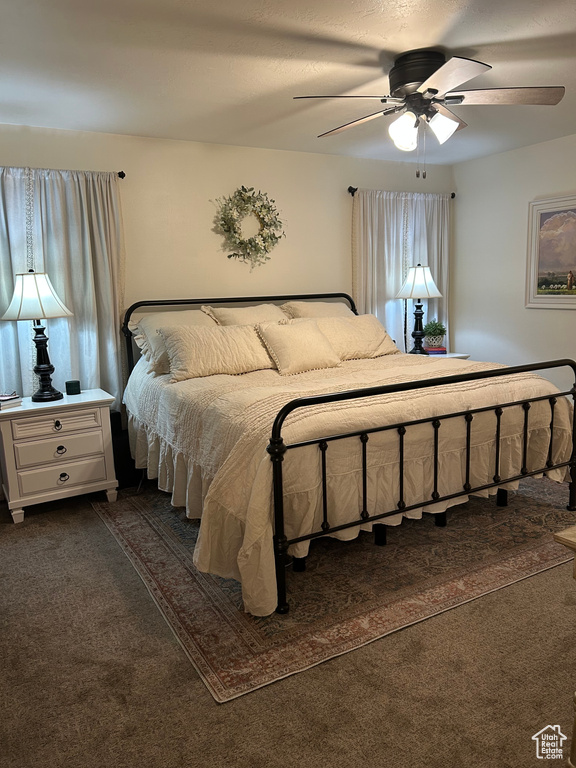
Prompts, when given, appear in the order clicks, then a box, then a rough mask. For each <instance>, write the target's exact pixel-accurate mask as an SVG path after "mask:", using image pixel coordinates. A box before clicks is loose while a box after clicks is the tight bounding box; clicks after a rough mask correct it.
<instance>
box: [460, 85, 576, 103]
mask: <svg viewBox="0 0 576 768" xmlns="http://www.w3.org/2000/svg"><path fill="white" fill-rule="evenodd" d="M564 92H565V88H564V86H562V85H558V86H555V85H549V86H542V87H527V88H485V89H484V90H478V91H451V92H450V93H447V94H446V96H445V99H446V103H447V104H448V106H450V104H462V106H464V105H466V106H468V105H471V104H534V105H542V106H545V105H551V106H553V105H554V104H558V102H559V101H561V99H562V97H563V96H564ZM461 97H463V98H462V99H461ZM453 98H454V101H452V99H453ZM460 99H461V101H460Z"/></svg>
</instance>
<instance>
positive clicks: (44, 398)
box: [32, 320, 64, 403]
mask: <svg viewBox="0 0 576 768" xmlns="http://www.w3.org/2000/svg"><path fill="white" fill-rule="evenodd" d="M45 330H46V329H45V326H43V325H41V324H40V320H35V321H34V332H35V335H34V343H35V344H36V365H35V366H34V373H35V374H36V375H37V376H38V378H39V379H40V386H39V387H38V389H37V390H36V392H34V394H33V395H32V402H33V403H49V402H52V401H53V400H62V398H63V397H64V395H63V394H62V392H59V391H58V390H57V389H55V388H54V387H53V386H52V374H53V373H54V366H53V365H52V364H51V362H50V357H49V355H48V336H46V334H45V333H44V331H45Z"/></svg>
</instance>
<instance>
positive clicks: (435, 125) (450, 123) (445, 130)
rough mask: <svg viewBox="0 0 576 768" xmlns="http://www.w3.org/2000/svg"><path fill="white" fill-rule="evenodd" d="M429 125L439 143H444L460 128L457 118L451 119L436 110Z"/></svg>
mask: <svg viewBox="0 0 576 768" xmlns="http://www.w3.org/2000/svg"><path fill="white" fill-rule="evenodd" d="M428 125H429V126H430V128H431V129H432V131H433V132H434V135H435V136H436V138H437V139H438V143H439V144H444V142H445V141H448V139H449V138H450V136H452V134H453V133H454V132H455V131H456V130H457V129H458V123H457V122H456V120H451V119H450V118H449V117H446V115H442V114H440V112H436V114H435V115H434V117H433V118H431V119H430V120H429V121H428Z"/></svg>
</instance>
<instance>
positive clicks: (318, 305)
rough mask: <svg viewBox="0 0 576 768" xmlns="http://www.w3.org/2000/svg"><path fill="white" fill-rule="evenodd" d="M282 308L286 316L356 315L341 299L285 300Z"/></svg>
mask: <svg viewBox="0 0 576 768" xmlns="http://www.w3.org/2000/svg"><path fill="white" fill-rule="evenodd" d="M282 310H283V311H284V312H285V313H286V314H287V315H288V317H356V315H355V314H354V312H352V310H351V309H350V307H349V306H347V305H346V304H343V303H342V302H341V301H287V302H286V304H282Z"/></svg>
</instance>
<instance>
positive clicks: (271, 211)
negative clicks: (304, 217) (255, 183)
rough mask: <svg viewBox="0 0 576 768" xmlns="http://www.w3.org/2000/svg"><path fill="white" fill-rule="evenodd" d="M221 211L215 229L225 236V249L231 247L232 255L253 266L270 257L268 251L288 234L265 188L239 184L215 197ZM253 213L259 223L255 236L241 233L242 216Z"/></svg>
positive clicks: (262, 262)
mask: <svg viewBox="0 0 576 768" xmlns="http://www.w3.org/2000/svg"><path fill="white" fill-rule="evenodd" d="M216 204H217V205H218V213H217V215H216V219H215V231H216V232H217V233H218V234H221V235H223V237H224V250H232V253H229V254H228V258H229V259H239V260H240V261H243V262H245V263H249V264H250V265H251V266H250V269H251V270H252V269H253V268H254V267H255V266H257V265H259V264H264V263H265V262H267V261H268V260H269V259H270V256H269V255H268V254H269V253H270V251H271V250H272V248H274V246H275V245H276V243H277V242H278V241H279V240H280V238H282V237H285V233H284V230H283V224H282V222H281V221H280V217H279V215H278V211H277V210H276V208H275V205H274V200H270V198H269V197H268V195H267V194H265V193H264V192H255V191H254V188H253V187H244V186H242V187H240V189H237V190H236V192H234V194H233V195H230V197H221V198H218V199H217V200H216ZM251 214H252V215H254V216H255V217H256V219H257V220H258V223H259V225H260V229H259V231H258V232H257V233H256V234H255V235H253V236H252V237H247V238H244V237H242V226H241V225H242V220H243V219H244V218H245V217H246V216H250V215H251Z"/></svg>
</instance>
